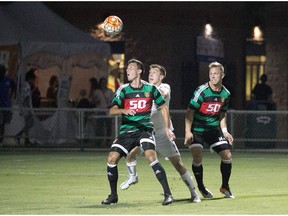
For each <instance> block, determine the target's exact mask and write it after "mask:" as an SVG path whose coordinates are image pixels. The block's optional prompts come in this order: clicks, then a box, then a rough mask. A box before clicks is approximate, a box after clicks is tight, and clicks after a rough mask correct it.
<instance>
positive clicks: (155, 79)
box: [149, 64, 166, 85]
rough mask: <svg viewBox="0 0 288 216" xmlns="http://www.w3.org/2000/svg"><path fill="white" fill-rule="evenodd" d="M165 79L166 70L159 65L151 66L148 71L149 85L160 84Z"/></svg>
mask: <svg viewBox="0 0 288 216" xmlns="http://www.w3.org/2000/svg"><path fill="white" fill-rule="evenodd" d="M165 77H166V69H165V68H164V67H163V66H162V65H159V64H151V65H150V70H149V83H152V84H154V85H157V84H160V83H161V82H162V80H163V79H164V78H165Z"/></svg>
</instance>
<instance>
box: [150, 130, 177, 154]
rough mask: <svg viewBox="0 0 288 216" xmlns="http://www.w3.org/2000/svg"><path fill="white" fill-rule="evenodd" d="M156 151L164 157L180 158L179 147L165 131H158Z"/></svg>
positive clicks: (156, 134)
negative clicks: (177, 156)
mask: <svg viewBox="0 0 288 216" xmlns="http://www.w3.org/2000/svg"><path fill="white" fill-rule="evenodd" d="M155 142H156V151H157V152H158V153H159V154H161V155H162V156H163V157H173V156H176V155H179V156H180V153H179V150H178V147H177V145H176V144H175V142H174V141H171V140H170V139H169V138H168V137H167V134H166V132H165V131H161V132H160V131H156V133H155Z"/></svg>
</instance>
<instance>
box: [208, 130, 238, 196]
mask: <svg viewBox="0 0 288 216" xmlns="http://www.w3.org/2000/svg"><path fill="white" fill-rule="evenodd" d="M210 135H211V136H210V137H209V136H208V137H209V138H208V140H209V141H208V144H209V143H210V144H209V145H210V150H211V152H213V151H215V152H217V154H218V155H219V156H220V157H221V163H220V171H221V174H222V185H221V187H220V192H221V193H223V194H224V195H225V197H227V198H234V196H233V195H232V193H231V191H230V188H229V179H230V176H231V170H232V154H231V152H230V149H231V145H230V144H229V143H228V141H227V140H226V138H225V137H224V135H223V133H222V130H221V129H220V128H218V129H217V130H214V131H212V132H211V133H210ZM212 143H213V144H212ZM211 144H212V145H211Z"/></svg>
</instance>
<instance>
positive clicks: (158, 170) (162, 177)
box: [152, 162, 171, 195]
mask: <svg viewBox="0 0 288 216" xmlns="http://www.w3.org/2000/svg"><path fill="white" fill-rule="evenodd" d="M152 169H153V171H154V173H155V175H156V177H157V179H158V181H159V182H160V184H161V185H162V187H163V190H164V195H166V194H171V191H170V188H169V185H168V181H167V176H166V172H165V170H164V169H163V167H162V165H161V164H160V163H159V162H158V163H156V164H154V165H153V166H152Z"/></svg>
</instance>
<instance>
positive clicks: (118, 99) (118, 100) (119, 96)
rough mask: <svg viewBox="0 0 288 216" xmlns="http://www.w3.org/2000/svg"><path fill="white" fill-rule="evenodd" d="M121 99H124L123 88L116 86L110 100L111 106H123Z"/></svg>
mask: <svg viewBox="0 0 288 216" xmlns="http://www.w3.org/2000/svg"><path fill="white" fill-rule="evenodd" d="M123 99H124V88H121V87H120V88H118V90H117V91H116V93H115V95H114V97H113V99H112V102H111V106H112V107H113V106H115V105H116V106H117V107H119V108H122V107H123Z"/></svg>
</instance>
